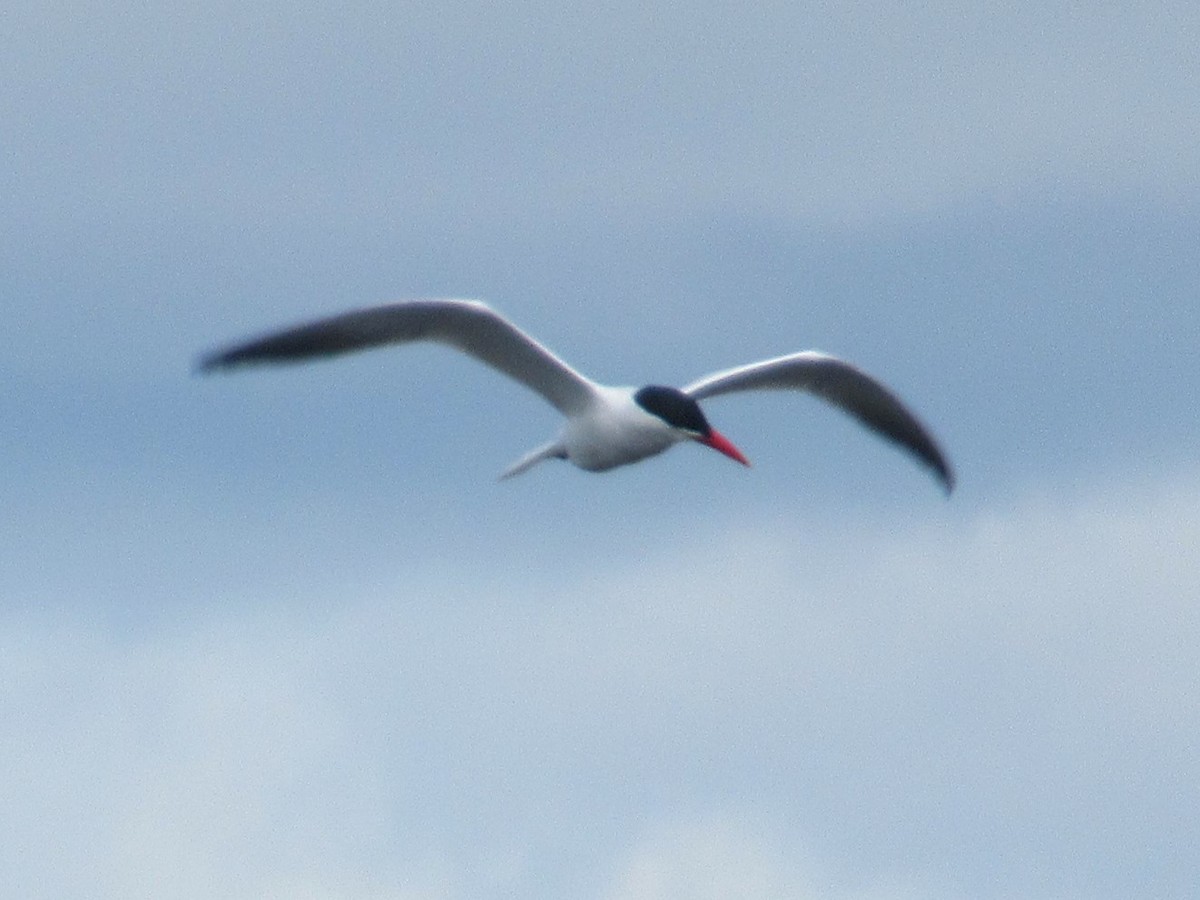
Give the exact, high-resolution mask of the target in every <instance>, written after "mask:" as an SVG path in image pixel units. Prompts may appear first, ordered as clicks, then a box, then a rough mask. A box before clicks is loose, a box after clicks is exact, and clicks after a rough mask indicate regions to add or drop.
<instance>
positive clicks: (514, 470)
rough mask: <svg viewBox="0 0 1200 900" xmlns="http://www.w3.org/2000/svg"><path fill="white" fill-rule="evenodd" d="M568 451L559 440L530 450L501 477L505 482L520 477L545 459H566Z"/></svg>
mask: <svg viewBox="0 0 1200 900" xmlns="http://www.w3.org/2000/svg"><path fill="white" fill-rule="evenodd" d="M566 458H567V451H566V448H565V447H563V445H562V443H561V442H560V441H558V440H553V441H551V442H550V443H548V444H542V446H540V447H537V448H535V449H533V450H530V451H529V452H528V453H526V454H525V455H524V456H522V457H521V458H520V459H518V460H517V461H516V462H515V463H513V464H512V465H511V466H509V467H508V468H507V469H505V470H504V472H503V474H501V476H500V480H501V481H503V480H504V479H506V478H512V477H513V476H514V475H520V474H521V473H522V472H524V471H526V470H528V469H531V468H533V467H534V466H536V465H537V464H538V463H540V462H541V461H542V460H543V459H566Z"/></svg>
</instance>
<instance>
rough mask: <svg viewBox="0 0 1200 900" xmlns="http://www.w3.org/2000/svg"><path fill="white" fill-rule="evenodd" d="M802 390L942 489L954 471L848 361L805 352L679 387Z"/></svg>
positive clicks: (949, 485)
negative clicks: (901, 454)
mask: <svg viewBox="0 0 1200 900" xmlns="http://www.w3.org/2000/svg"><path fill="white" fill-rule="evenodd" d="M781 389H790V390H799V391H807V392H808V393H810V394H813V395H815V396H817V397H820V398H821V399H822V400H825V401H826V402H828V403H832V404H833V405H834V406H836V407H838V408H840V409H842V410H845V411H846V412H848V413H849V414H850V415H852V416H854V417H855V418H856V419H858V420H859V421H860V422H862V423H863V424H864V425H866V426H867V427H868V428H870V429H871V430H872V431H874V432H876V433H877V434H880V435H882V436H883V437H885V438H887V439H888V440H890V441H894V442H896V443H897V444H899V445H900V446H902V447H904V448H905V449H907V450H908V451H910V452H911V453H913V454H914V455H915V456H916V457H917V458H918V459H919V460H920V461H921V462H922V463H924V464H925V465H926V466H928V467H929V468H930V469H932V470H933V472H934V474H935V475H936V476H937V477H938V480H939V481H941V483H942V486H943V487H944V488H945V489H946V493H947V494H948V493H950V491H952V490H953V489H954V470H953V469H952V468H951V467H950V463H949V462H947V460H946V457H945V454H943V453H942V451H941V448H939V447H938V445H937V442H936V441H935V440H934V439H933V436H932V435H931V434H930V433H929V430H928V429H927V428H926V427H925V426H924V425H922V424H921V422H920V420H918V419H917V417H916V416H915V415H913V414H912V412H910V411H909V409H908V408H907V407H906V406H905V405H904V403H903V402H902V401H901V400H900V398H899V397H897V396H896V395H895V394H894V393H892V391H891V390H889V389H888V388H887V387H886V386H885V385H883V384H882V383H881V382H879V381H877V380H876V379H875V378H873V377H871V376H870V375H868V374H867V373H866V372H864V371H863V370H862V369H859V368H857V367H856V366H852V365H851V364H850V363H848V362H845V361H843V360H840V359H838V358H837V357H834V356H829V355H828V354H825V353H818V352H816V351H814V350H806V351H804V352H801V353H792V354H790V355H788V356H780V357H778V358H776V359H766V360H763V361H762V362H756V363H750V364H749V365H745V366H738V367H737V368H735V369H728V370H726V371H724V372H716V373H714V374H712V375H707V376H705V377H704V378H701V379H699V380H698V381H695V382H693V383H692V384H689V385H688V386H687V387H685V388H684V389H683V392H684V393H685V394H688V395H690V396H691V397H693V398H695V399H696V400H703V399H704V398H706V397H715V396H717V395H718V394H727V393H730V392H732V391H751V390H781Z"/></svg>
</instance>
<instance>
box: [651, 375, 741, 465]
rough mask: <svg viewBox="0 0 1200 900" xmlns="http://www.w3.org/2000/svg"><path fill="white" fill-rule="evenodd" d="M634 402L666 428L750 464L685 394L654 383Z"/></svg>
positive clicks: (697, 404)
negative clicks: (661, 422) (660, 421)
mask: <svg viewBox="0 0 1200 900" xmlns="http://www.w3.org/2000/svg"><path fill="white" fill-rule="evenodd" d="M633 399H634V402H636V403H637V405H638V406H640V407H641V408H642V409H644V410H645V411H646V412H648V413H649V414H650V415H652V416H654V417H656V418H658V419H661V420H662V421H663V422H664V423H666V425H667V426H669V427H670V428H672V429H674V430H675V431H676V432H679V433H680V434H681V435H682V436H683V437H684V438H685V439H690V440H693V441H696V442H698V443H701V444H704V445H705V446H706V447H712V448H713V449H714V450H716V451H718V452H719V453H724V454H725V455H726V456H728V457H729V458H730V459H733V460H737V461H738V462H740V463H741V464H742V465H744V466H748V465H750V461H749V460H747V459H746V457H744V456H743V455H742V451H740V450H739V449H738V448H737V447H735V446H733V444H732V443H730V441H729V439H728V438H727V437H725V435H723V434H721V432H719V431H717V430H716V429H715V428H713V427H712V426H711V425H709V424H708V419H707V418H705V416H704V412H703V411H702V410H701V409H700V404H699V403H697V402H696V401H695V400H694V399H692V398H691V397H689V396H688V395H687V394H685V393H684V392H683V391H681V390H678V389H676V388H672V387H662V386H661V385H656V384H651V385H647V386H646V387H644V388H641V389H639V390H638V391H637V392H636V393H634V395H633Z"/></svg>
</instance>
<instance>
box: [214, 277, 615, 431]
mask: <svg viewBox="0 0 1200 900" xmlns="http://www.w3.org/2000/svg"><path fill="white" fill-rule="evenodd" d="M412 341H437V342H439V343H443V344H448V345H450V346H451V347H454V348H455V349H457V350H461V351H462V352H463V353H466V354H468V355H469V356H473V357H475V358H476V359H478V360H479V361H480V362H483V363H487V364H488V365H489V366H491V367H492V368H494V369H497V370H499V371H500V372H503V373H504V374H505V375H508V376H509V377H510V378H514V379H516V380H517V381H519V382H521V383H522V384H523V385H525V386H526V387H528V388H530V389H531V390H534V391H536V392H537V393H539V394H541V395H542V396H543V397H545V398H546V400H547V401H549V402H550V404H551V405H552V406H554V407H555V408H556V409H557V410H559V412H561V413H563V415H571V414H572V413H576V412H579V411H580V410H582V409H584V408H585V407H586V406H587V404H588V403H589V401H590V400H591V398H592V396H593V392H594V387H595V386H594V385H593V383H592V382H591V381H590V380H589V379H587V378H585V377H584V376H583V375H580V374H579V373H578V372H576V371H575V370H574V369H572V368H571V367H570V366H568V365H567V364H566V363H565V362H563V361H562V360H561V359H559V358H558V357H557V356H555V355H554V354H553V353H551V352H550V351H549V350H547V349H546V348H545V347H543V346H542V345H541V344H539V343H538V342H537V341H535V340H534V339H533V338H531V337H530V336H529V335H527V334H525V332H523V331H521V330H520V329H519V328H517V327H516V326H515V325H513V324H512V323H511V322H509V321H508V320H507V319H505V318H504V317H503V316H501V315H500V314H499V313H497V312H495V311H494V310H493V309H491V307H489V306H487V305H486V304H484V303H479V302H477V301H473V300H413V301H409V302H405V303H391V304H388V305H386V306H377V307H373V308H371V309H362V310H356V311H354V312H348V313H342V314H341V315H337V316H332V317H330V318H327V319H319V320H317V321H315V322H309V323H307V324H303V325H298V326H296V327H294V328H289V329H286V330H284V331H278V332H274V333H272V334H267V335H263V336H262V337H259V338H256V339H254V340H251V341H248V342H247V343H244V344H238V345H236V346H233V347H229V348H226V349H224V350H218V351H216V352H214V353H211V354H209V355H207V356H205V357H204V358H203V359H201V360H200V366H199V367H200V370H201V371H202V372H210V371H214V370H217V369H228V368H233V367H235V366H242V365H251V364H255V363H284V362H300V361H303V360H308V359H315V358H320V357H328V356H336V355H338V354H341V353H350V352H352V351H355V350H365V349H367V348H368V347H379V346H382V345H384V344H406V343H410V342H412Z"/></svg>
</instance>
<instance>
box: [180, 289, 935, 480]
mask: <svg viewBox="0 0 1200 900" xmlns="http://www.w3.org/2000/svg"><path fill="white" fill-rule="evenodd" d="M415 341H434V342H438V343H442V344H446V345H449V346H450V347H453V348H454V349H456V350H459V351H461V352H462V353H465V354H467V355H468V356H472V357H474V358H475V359H477V360H479V361H480V362H482V363H485V364H486V365H489V366H491V367H492V368H493V369H496V370H497V371H499V372H501V373H503V374H505V375H507V376H509V377H510V378H512V379H514V380H516V381H518V382H520V383H521V384H523V385H525V387H527V388H529V389H530V390H532V391H534V392H535V393H537V394H540V395H541V396H542V398H543V399H545V400H546V401H547V402H548V403H549V404H550V405H551V406H553V407H554V408H555V409H557V410H558V411H559V412H560V413H561V414H562V415H563V417H564V419H565V421H564V423H563V425H562V428H561V429H560V431H559V432H558V434H557V435H555V437H554V438H553V439H551V440H550V441H548V442H546V443H544V444H541V445H539V446H537V447H535V448H534V449H532V450H530V451H529V452H528V453H526V454H525V455H523V456H521V457H520V458H519V459H517V460H516V461H515V462H514V463H513V464H512V465H510V466H509V467H508V468H507V469H505V470H504V472H503V473H502V474H501V476H500V477H501V479H506V478H511V477H513V476H515V475H519V474H521V473H522V472H526V471H528V470H529V469H530V468H532V467H533V466H535V465H537V464H538V463H540V462H543V461H545V460H549V459H561V460H567V461H568V462H571V463H573V464H574V465H575V466H577V467H579V468H580V469H583V470H585V471H589V472H604V471H608V470H610V469H614V468H617V467H619V466H625V465H629V464H631V463H636V462H639V461H641V460H644V459H646V458H648V457H652V456H656V455H657V454H659V453H662V452H663V451H664V450H667V449H669V448H670V447H673V446H675V445H676V444H681V443H685V442H689V441H690V442H695V443H699V444H703V445H704V446H707V447H710V448H712V449H713V450H716V451H717V452H719V453H722V454H724V455H725V456H727V457H729V458H730V459H732V460H735V461H736V462H739V463H741V464H742V465H745V466H749V465H750V463H749V461H748V460H747V459H746V457H745V456H744V455H743V454H742V452H741V450H739V449H738V448H737V447H736V446H734V444H733V443H732V442H731V441H730V440H729V439H728V438H727V437H725V436H724V435H723V434H721V433H720V432H719V431H717V429H715V428H714V427H713V426H712V425H711V424H710V423H709V421H708V418H707V416H706V415H705V413H704V411H703V410H702V409H701V408H700V403H699V401H701V400H707V399H709V398H711V397H717V396H720V395H722V394H728V393H733V392H737V391H747V390H798V391H804V392H807V393H809V394H811V395H813V396H815V397H818V398H820V399H821V400H824V401H826V402H827V403H830V404H832V405H833V406H834V407H837V408H839V409H841V410H842V411H844V412H846V413H848V414H849V415H851V416H853V417H854V418H855V419H857V420H858V421H859V422H860V423H862V424H863V425H865V426H866V427H867V428H869V429H871V430H872V431H874V432H875V433H877V434H878V435H880V436H882V437H884V438H886V439H887V440H889V441H892V442H894V443H896V444H898V445H899V446H900V447H901V448H903V449H904V450H906V451H908V452H909V453H911V454H912V455H913V456H914V457H915V458H916V459H917V460H918V461H919V462H920V463H922V464H923V465H924V466H926V467H927V468H928V469H929V470H930V471H931V472H932V474H933V475H934V477H935V478H936V479H937V480H938V482H939V483H940V484H941V486H942V488H943V490H944V491H945V493H946V494H947V496H948V495H949V494H950V493H951V491H953V489H954V483H955V475H954V470H953V468H952V467H951V465H950V463H949V461H948V460H947V458H946V455H945V454H944V453H943V452H942V450H941V448H940V447H939V446H938V443H937V441H936V440H935V439H934V438H933V436H932V434H931V433H930V431H929V430H928V429H927V428H926V427H925V426H924V425H923V424H922V423H921V421H920V420H919V419H918V418H917V417H916V416H915V415H914V414H913V413H912V412H910V411H909V409H908V408H907V406H906V405H905V404H904V403H903V402H902V401H901V400H900V399H899V397H897V396H896V394H895V393H893V392H892V390H891V389H889V388H888V387H887V386H886V385H884V384H883V383H882V382H881V381H879V380H878V379H876V378H874V377H873V376H871V375H869V374H867V373H866V372H865V371H863V370H862V369H860V368H858V367H857V366H854V365H852V364H850V363H848V362H845V361H844V360H842V359H839V358H838V357H835V356H831V355H829V354H827V353H822V352H820V351H817V350H804V351H800V352H797V353H791V354H788V355H785V356H778V357H774V358H772V359H765V360H761V361H759V362H753V363H749V364H747V365H742V366H736V367H734V368H731V369H724V370H722V371H719V372H715V373H713V374H711V375H705V376H704V377H702V378H699V379H697V380H696V381H693V382H691V383H690V384H687V385H685V386H684V387H682V388H674V387H668V386H665V385H658V384H651V385H646V386H643V387H614V386H610V385H605V384H600V383H598V382H596V381H593V380H592V379H590V378H587V377H586V376H584V375H582V374H580V373H579V372H577V371H576V370H575V369H573V368H572V367H571V366H569V365H568V364H567V363H565V362H563V361H562V360H561V359H560V358H559V357H558V356H556V355H555V354H554V353H552V352H551V351H550V350H548V349H546V348H545V347H544V346H542V344H540V343H538V342H537V341H536V340H534V339H533V338H532V337H530V336H529V335H528V334H526V333H525V332H524V331H522V330H521V329H519V328H518V327H517V326H516V325H514V324H513V323H512V322H510V321H509V320H508V319H506V318H505V317H504V316H502V315H501V314H500V313H498V312H496V311H495V310H494V309H493V308H492V307H491V306H489V305H487V304H486V303H483V302H481V301H478V300H458V299H426V300H405V301H399V302H394V303H387V304H384V305H381V306H373V307H367V308H364V309H357V310H352V311H350V312H344V313H340V314H337V315H333V316H329V317H326V318H321V319H317V320H315V321H310V322H305V323H302V324H299V325H295V326H293V327H290V328H286V329H283V330H280V331H275V332H271V333H267V334H263V335H260V336H259V337H255V338H251V339H249V340H247V341H245V342H242V343H239V344H235V345H232V346H229V347H225V348H224V349H219V350H215V351H213V352H210V353H208V354H205V355H204V356H202V357H201V358H200V360H199V363H198V369H199V371H200V372H202V373H208V372H215V371H220V370H229V369H235V368H240V367H243V366H249V365H255V364H262V363H294V362H302V361H305V360H311V359H319V358H324V357H332V356H338V355H341V354H344V353H350V352H353V351H358V350H365V349H367V348H370V347H379V346H383V345H388V344H408V343H412V342H415Z"/></svg>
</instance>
